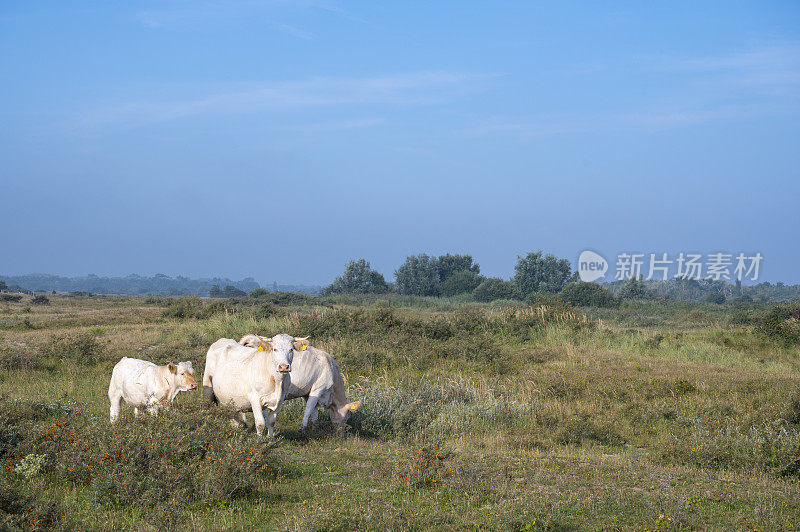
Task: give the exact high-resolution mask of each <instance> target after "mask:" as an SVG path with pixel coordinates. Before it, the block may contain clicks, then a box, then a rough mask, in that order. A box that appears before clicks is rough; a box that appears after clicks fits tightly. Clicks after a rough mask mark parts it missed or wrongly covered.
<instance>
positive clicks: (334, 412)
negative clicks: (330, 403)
mask: <svg viewBox="0 0 800 532" xmlns="http://www.w3.org/2000/svg"><path fill="white" fill-rule="evenodd" d="M359 408H361V401H356V402H355V403H345V404H344V405H342V406H337V407H334V408H331V410H330V413H331V421H332V422H333V424H334V425H336V426H337V427H339V428H340V429H342V428H344V424H345V423H347V420H348V419H350V416H351V415H352V414H353V412H355V411H356V410H358V409H359Z"/></svg>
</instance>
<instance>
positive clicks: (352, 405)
mask: <svg viewBox="0 0 800 532" xmlns="http://www.w3.org/2000/svg"><path fill="white" fill-rule="evenodd" d="M359 408H361V401H356V402H355V403H347V409H348V410H349V411H351V412H355V411H356V410H358V409H359Z"/></svg>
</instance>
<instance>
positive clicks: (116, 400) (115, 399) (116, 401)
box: [108, 389, 122, 423]
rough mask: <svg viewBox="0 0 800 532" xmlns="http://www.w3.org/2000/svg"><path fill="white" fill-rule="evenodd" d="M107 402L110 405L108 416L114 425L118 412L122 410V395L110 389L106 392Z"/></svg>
mask: <svg viewBox="0 0 800 532" xmlns="http://www.w3.org/2000/svg"><path fill="white" fill-rule="evenodd" d="M108 400H109V402H110V403H111V407H110V408H109V415H110V417H111V422H112V423H114V422H115V421H116V420H117V419H119V411H120V410H121V409H122V394H121V393H119V392H118V391H117V390H116V389H110V390H108Z"/></svg>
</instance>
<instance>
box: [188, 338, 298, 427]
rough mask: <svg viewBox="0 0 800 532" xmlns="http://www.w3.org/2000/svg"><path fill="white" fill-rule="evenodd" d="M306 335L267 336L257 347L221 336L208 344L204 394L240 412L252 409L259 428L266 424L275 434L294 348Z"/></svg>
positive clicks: (242, 413) (207, 398)
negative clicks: (296, 336) (294, 336)
mask: <svg viewBox="0 0 800 532" xmlns="http://www.w3.org/2000/svg"><path fill="white" fill-rule="evenodd" d="M303 341H305V339H303V338H298V339H295V338H293V337H291V336H289V335H288V334H278V335H276V336H274V337H272V338H266V339H265V340H264V341H262V342H261V343H260V344H259V346H257V347H256V348H253V347H245V346H242V345H239V344H238V343H237V342H236V341H235V340H231V339H229V338H222V339H220V340H217V341H216V342H214V343H213V344H211V347H209V348H208V354H206V369H205V372H204V373H203V398H204V399H205V400H207V401H216V402H219V403H221V404H223V405H226V406H229V407H232V408H234V409H235V410H236V411H238V412H240V413H241V418H242V421H243V422H245V420H246V417H245V412H247V411H252V412H253V417H254V418H255V422H256V432H257V433H258V434H261V432H262V431H263V429H264V426H265V425H266V427H267V435H268V436H273V435H274V434H275V417H276V415H277V412H278V409H279V408H280V406H281V404H283V400H284V398H285V397H286V391H287V389H288V384H289V383H290V382H291V377H290V376H289V372H290V371H291V369H292V358H293V356H294V351H295V348H297V349H299V348H300V347H301V346H302V345H303V343H302V342H303Z"/></svg>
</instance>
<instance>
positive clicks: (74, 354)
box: [44, 330, 106, 366]
mask: <svg viewBox="0 0 800 532" xmlns="http://www.w3.org/2000/svg"><path fill="white" fill-rule="evenodd" d="M44 353H45V354H46V355H48V356H51V357H54V358H60V359H66V360H72V361H73V362H75V363H76V364H80V365H84V366H88V365H92V364H96V363H97V362H99V361H100V360H101V359H102V358H103V356H104V355H105V354H106V351H105V349H104V348H103V346H102V345H101V343H100V341H99V340H98V339H97V335H96V334H94V333H93V332H92V331H91V330H87V331H81V332H78V333H67V334H64V335H59V336H55V337H53V338H52V339H51V341H50V343H48V344H47V345H46V346H45V347H44Z"/></svg>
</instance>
